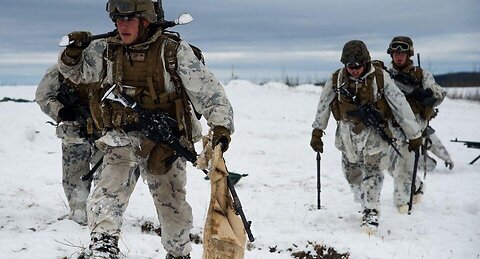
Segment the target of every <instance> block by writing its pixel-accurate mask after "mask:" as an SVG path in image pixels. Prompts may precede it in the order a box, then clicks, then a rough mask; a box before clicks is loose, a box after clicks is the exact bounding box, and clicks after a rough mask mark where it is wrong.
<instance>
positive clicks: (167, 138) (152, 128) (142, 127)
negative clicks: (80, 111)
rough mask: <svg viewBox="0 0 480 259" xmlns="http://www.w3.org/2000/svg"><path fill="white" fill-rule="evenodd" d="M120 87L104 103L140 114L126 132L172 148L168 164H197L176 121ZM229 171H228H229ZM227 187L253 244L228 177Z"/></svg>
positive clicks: (104, 97)
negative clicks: (179, 160)
mask: <svg viewBox="0 0 480 259" xmlns="http://www.w3.org/2000/svg"><path fill="white" fill-rule="evenodd" d="M120 87H121V86H119V85H113V86H112V87H111V88H109V89H108V90H107V92H106V93H105V94H104V96H103V97H102V101H103V100H105V99H107V100H111V101H116V102H120V103H121V104H122V105H124V106H125V107H128V108H131V109H133V110H134V111H135V112H137V114H138V122H137V123H135V124H131V125H126V126H125V127H123V129H124V131H125V132H129V131H140V132H142V133H143V134H144V135H145V136H146V137H147V138H148V139H150V140H152V141H153V142H155V143H163V144H166V145H168V146H169V147H171V148H172V149H173V150H174V151H175V155H173V156H172V157H171V158H169V159H168V161H167V164H168V163H173V162H174V161H175V160H176V159H177V158H179V157H183V158H185V159H186V160H187V161H189V162H191V163H192V164H193V165H195V164H196V162H197V154H196V153H195V150H194V149H193V146H186V144H185V142H186V141H184V140H183V138H179V137H178V136H177V132H176V130H175V128H176V127H177V122H176V120H175V119H173V118H171V117H170V116H169V115H168V114H167V113H165V112H162V111H149V110H144V109H142V108H140V107H139V106H138V105H137V103H136V102H135V101H134V100H133V99H132V98H131V97H130V96H128V95H126V94H125V93H123V92H122V91H121V89H118V88H120ZM202 171H203V172H204V173H205V174H208V172H207V170H202ZM227 171H228V170H227ZM227 186H228V189H229V191H230V193H231V194H232V199H233V206H234V209H235V213H236V214H237V215H239V216H240V218H241V219H242V222H243V227H244V228H245V232H246V233H247V235H248V239H249V240H250V242H253V241H254V240H255V238H254V237H253V234H252V231H251V230H250V225H251V224H252V222H251V221H247V219H246V217H245V213H244V212H243V209H242V205H241V203H240V199H239V198H238V195H237V192H236V191H235V187H234V186H233V182H232V180H231V179H230V178H229V177H227Z"/></svg>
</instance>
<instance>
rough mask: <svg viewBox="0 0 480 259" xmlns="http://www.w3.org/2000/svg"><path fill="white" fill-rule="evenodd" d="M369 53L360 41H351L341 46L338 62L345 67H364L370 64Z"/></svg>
mask: <svg viewBox="0 0 480 259" xmlns="http://www.w3.org/2000/svg"><path fill="white" fill-rule="evenodd" d="M370 60H371V59H370V53H369V52H368V49H367V46H366V45H365V43H363V41H361V40H351V41H349V42H347V43H345V45H344V46H343V50H342V58H341V59H340V61H341V62H342V63H343V64H344V65H347V64H349V63H358V64H359V65H365V64H367V63H368V62H370Z"/></svg>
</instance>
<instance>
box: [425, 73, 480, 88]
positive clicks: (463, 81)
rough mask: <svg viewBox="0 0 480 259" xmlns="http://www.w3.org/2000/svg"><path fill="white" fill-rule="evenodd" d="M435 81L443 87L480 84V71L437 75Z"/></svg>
mask: <svg viewBox="0 0 480 259" xmlns="http://www.w3.org/2000/svg"><path fill="white" fill-rule="evenodd" d="M434 77H435V81H437V83H438V84H439V85H441V86H442V87H470V86H480V72H458V73H448V74H441V75H435V76H434Z"/></svg>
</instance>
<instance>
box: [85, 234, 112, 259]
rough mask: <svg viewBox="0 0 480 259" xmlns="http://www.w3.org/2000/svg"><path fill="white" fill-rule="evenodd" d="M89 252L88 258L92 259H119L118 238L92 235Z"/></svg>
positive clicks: (106, 235) (107, 235)
mask: <svg viewBox="0 0 480 259" xmlns="http://www.w3.org/2000/svg"><path fill="white" fill-rule="evenodd" d="M88 248H89V251H88V252H87V253H86V258H90V259H118V258H119V254H120V249H119V248H118V237H116V236H112V235H109V234H105V233H92V235H91V240H90V246H89V247H88Z"/></svg>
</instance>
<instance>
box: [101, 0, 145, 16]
mask: <svg viewBox="0 0 480 259" xmlns="http://www.w3.org/2000/svg"><path fill="white" fill-rule="evenodd" d="M148 7H149V4H147V3H145V4H135V3H132V2H130V1H125V0H110V1H108V2H107V6H106V8H105V9H106V10H107V12H109V13H112V12H115V11H116V12H119V13H135V12H139V11H144V10H147V9H148Z"/></svg>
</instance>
